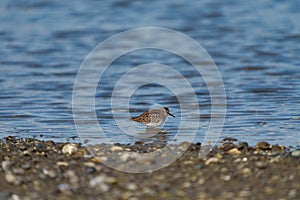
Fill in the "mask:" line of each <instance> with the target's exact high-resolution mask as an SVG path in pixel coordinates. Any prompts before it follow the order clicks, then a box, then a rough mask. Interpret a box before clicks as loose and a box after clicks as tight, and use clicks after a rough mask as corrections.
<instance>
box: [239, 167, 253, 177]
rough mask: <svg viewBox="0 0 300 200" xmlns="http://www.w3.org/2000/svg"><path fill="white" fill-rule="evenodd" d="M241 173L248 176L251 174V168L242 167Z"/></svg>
mask: <svg viewBox="0 0 300 200" xmlns="http://www.w3.org/2000/svg"><path fill="white" fill-rule="evenodd" d="M241 172H242V174H244V175H245V176H249V175H250V174H251V169H250V168H244V169H242V171H241Z"/></svg>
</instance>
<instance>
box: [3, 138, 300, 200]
mask: <svg viewBox="0 0 300 200" xmlns="http://www.w3.org/2000/svg"><path fill="white" fill-rule="evenodd" d="M221 142H222V143H220V145H218V146H215V147H212V148H211V151H210V152H209V153H208V154H207V155H206V156H205V157H203V158H200V157H199V150H200V149H201V144H199V143H197V144H187V143H181V144H178V145H170V146H171V147H170V148H173V149H171V150H172V151H176V150H178V149H180V148H182V147H186V145H188V148H187V151H186V152H185V153H184V154H183V155H182V156H181V157H180V158H178V159H177V160H176V161H175V162H173V163H171V164H170V165H169V166H166V167H164V168H162V169H160V170H157V171H152V172H147V173H126V172H121V171H117V170H115V169H112V168H110V167H108V166H106V165H105V164H103V163H102V162H103V161H107V160H114V159H115V160H117V159H118V158H119V157H120V155H125V154H122V153H121V152H123V151H125V153H126V152H137V153H141V152H142V153H147V152H152V151H155V150H158V149H160V148H162V147H163V146H162V145H158V144H153V145H150V144H143V143H136V144H134V145H126V144H117V145H115V146H114V145H108V144H99V145H95V146H93V148H95V149H97V150H98V151H99V152H100V154H99V155H101V157H97V159H96V157H95V156H93V155H91V154H90V152H89V151H88V150H87V148H86V147H84V146H81V144H78V143H70V142H66V143H63V142H58V143H55V142H53V141H42V140H38V139H33V138H27V139H21V138H16V137H11V136H9V137H6V138H4V139H2V140H0V148H1V151H0V162H1V165H0V179H1V180H2V181H1V182H0V188H1V189H0V199H55V198H58V199H132V200H134V199H220V198H221V199H233V198H234V199H265V198H271V199H279V198H281V199H300V192H299V191H300V150H299V149H298V150H297V149H295V150H291V149H290V148H287V147H285V146H280V145H269V144H268V143H267V142H263V141H262V142H258V143H257V145H255V146H249V145H248V144H247V142H239V141H237V140H236V139H234V138H225V139H223V141H221ZM168 155H169V154H166V156H168ZM123 157H124V156H123ZM126 158H127V157H126ZM124 162H125V163H126V165H127V166H130V163H131V162H133V164H134V159H131V158H129V159H128V158H127V160H126V159H125V160H123V163H124ZM145 162H149V164H151V163H152V162H155V160H151V159H150V160H149V159H148V160H145ZM104 163H105V162H104ZM132 166H134V165H132ZM132 166H130V167H132Z"/></svg>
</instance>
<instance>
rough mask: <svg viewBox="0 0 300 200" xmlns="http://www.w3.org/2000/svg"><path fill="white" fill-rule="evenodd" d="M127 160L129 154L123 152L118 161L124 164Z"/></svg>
mask: <svg viewBox="0 0 300 200" xmlns="http://www.w3.org/2000/svg"><path fill="white" fill-rule="evenodd" d="M128 158H130V153H127V152H124V153H123V154H122V155H121V156H120V159H121V161H123V162H126V161H127V160H128Z"/></svg>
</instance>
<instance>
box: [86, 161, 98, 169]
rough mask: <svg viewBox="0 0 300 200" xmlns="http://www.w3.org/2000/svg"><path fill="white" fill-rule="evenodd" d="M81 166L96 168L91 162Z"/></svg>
mask: <svg viewBox="0 0 300 200" xmlns="http://www.w3.org/2000/svg"><path fill="white" fill-rule="evenodd" d="M83 165H84V166H86V167H93V168H95V167H96V164H95V163H93V162H84V163H83Z"/></svg>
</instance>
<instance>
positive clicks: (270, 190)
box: [264, 186, 274, 195]
mask: <svg viewBox="0 0 300 200" xmlns="http://www.w3.org/2000/svg"><path fill="white" fill-rule="evenodd" d="M264 191H265V193H266V194H267V195H272V194H273V193H274V189H273V188H271V187H269V186H268V187H266V188H265V190H264Z"/></svg>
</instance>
